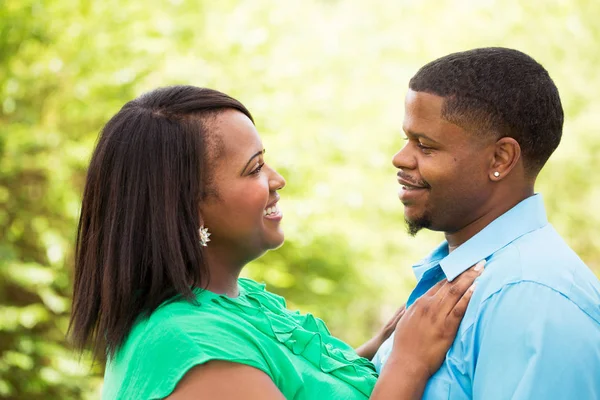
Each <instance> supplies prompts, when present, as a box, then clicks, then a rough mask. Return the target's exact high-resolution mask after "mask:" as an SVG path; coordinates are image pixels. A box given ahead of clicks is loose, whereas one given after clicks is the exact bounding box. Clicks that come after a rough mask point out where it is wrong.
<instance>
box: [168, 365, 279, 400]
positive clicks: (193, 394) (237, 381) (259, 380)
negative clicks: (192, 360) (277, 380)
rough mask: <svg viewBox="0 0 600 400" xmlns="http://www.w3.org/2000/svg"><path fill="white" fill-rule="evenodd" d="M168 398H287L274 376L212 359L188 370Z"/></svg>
mask: <svg viewBox="0 0 600 400" xmlns="http://www.w3.org/2000/svg"><path fill="white" fill-rule="evenodd" d="M166 399H168V400H198V399H222V400H234V399H235V400H237V399H247V400H285V397H284V396H283V394H281V392H280V391H279V389H277V386H275V384H274V383H273V381H272V380H271V378H270V377H269V376H268V375H267V374H265V373H264V372H263V371H261V370H259V369H256V368H254V367H250V366H248V365H244V364H236V363H232V362H226V361H210V362H207V363H206V364H202V365H199V366H197V367H194V368H192V369H191V370H189V371H188V373H187V374H185V376H184V377H183V379H182V380H181V381H179V383H178V384H177V387H176V388H175V390H174V391H173V393H172V394H171V395H170V396H169V397H167V398H166Z"/></svg>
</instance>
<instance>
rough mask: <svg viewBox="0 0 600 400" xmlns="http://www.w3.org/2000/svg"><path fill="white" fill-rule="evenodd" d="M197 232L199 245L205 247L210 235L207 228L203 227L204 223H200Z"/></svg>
mask: <svg viewBox="0 0 600 400" xmlns="http://www.w3.org/2000/svg"><path fill="white" fill-rule="evenodd" d="M198 233H200V245H202V246H204V247H206V246H207V243H208V242H210V239H209V238H208V237H209V236H210V232H209V231H208V228H205V227H204V225H202V226H201V227H200V229H198Z"/></svg>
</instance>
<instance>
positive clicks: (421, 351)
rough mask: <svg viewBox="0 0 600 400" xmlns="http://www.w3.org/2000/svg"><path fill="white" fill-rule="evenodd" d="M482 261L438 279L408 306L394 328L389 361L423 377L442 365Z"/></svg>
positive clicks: (467, 302)
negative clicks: (449, 278) (454, 275)
mask: <svg viewBox="0 0 600 400" xmlns="http://www.w3.org/2000/svg"><path fill="white" fill-rule="evenodd" d="M484 265H485V260H484V261H480V262H479V263H477V264H476V265H475V266H474V267H472V268H470V269H469V270H467V271H465V272H464V273H462V274H461V275H460V276H459V277H458V278H456V279H455V280H454V281H452V282H448V281H447V280H446V279H444V280H442V281H440V282H438V283H437V284H436V285H435V286H434V287H432V288H431V289H429V291H428V292H427V293H425V294H424V295H423V296H421V297H420V298H419V299H418V300H417V301H415V303H414V304H413V305H412V306H411V307H409V309H408V310H407V311H406V313H405V314H404V317H403V318H402V320H401V321H400V322H399V323H398V325H397V327H396V332H395V337H394V347H393V350H392V354H391V355H390V359H392V360H391V361H398V360H400V359H401V360H402V363H403V364H410V365H412V366H413V368H414V369H416V370H417V371H416V372H417V373H423V374H425V375H427V377H429V376H431V375H433V374H434V373H435V372H436V371H437V370H438V369H439V368H440V366H441V365H442V363H443V362H444V359H445V357H446V352H447V351H448V349H449V348H450V346H451V345H452V343H453V342H454V337H455V336H456V332H457V331H458V326H459V325H460V323H461V321H462V318H463V316H464V315H465V312H466V311H467V306H468V305H469V300H471V295H472V294H473V291H474V289H475V285H474V281H475V279H476V278H477V277H478V276H479V275H481V273H482V272H483V267H484Z"/></svg>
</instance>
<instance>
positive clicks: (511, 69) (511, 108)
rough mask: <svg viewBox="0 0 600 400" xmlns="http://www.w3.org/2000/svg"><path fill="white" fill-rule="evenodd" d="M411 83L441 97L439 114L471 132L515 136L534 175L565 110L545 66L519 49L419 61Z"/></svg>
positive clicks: (557, 139) (478, 51) (552, 144)
mask: <svg viewBox="0 0 600 400" xmlns="http://www.w3.org/2000/svg"><path fill="white" fill-rule="evenodd" d="M409 87H410V89H411V90H414V91H416V92H426V93H430V94H433V95H437V96H440V97H444V98H445V101H444V105H443V109H442V117H443V118H444V119H445V120H447V121H449V122H452V123H454V124H456V125H459V126H461V127H463V128H465V129H467V130H469V131H474V132H476V133H481V134H486V133H487V134H492V135H494V136H496V137H498V138H500V137H511V138H514V139H515V140H516V141H517V142H518V143H519V145H520V146H521V152H522V154H523V163H524V165H525V168H526V170H527V172H528V174H530V175H532V176H535V175H537V173H538V172H539V171H540V170H541V169H542V167H543V166H544V164H545V163H546V161H548V158H550V155H551V154H552V153H553V152H554V150H555V149H556V148H557V147H558V144H559V143H560V138H561V136H562V126H563V119H564V115H563V109H562V105H561V102H560V96H559V94H558V89H557V88H556V85H555V84H554V82H553V81H552V79H551V78H550V75H549V74H548V71H546V70H545V69H544V67H543V66H542V65H541V64H539V63H538V62H537V61H535V60H534V59H533V58H531V57H530V56H528V55H527V54H524V53H522V52H520V51H517V50H512V49H506V48H501V47H490V48H481V49H474V50H469V51H464V52H460V53H453V54H450V55H447V56H445V57H442V58H438V59H437V60H435V61H432V62H430V63H429V64H427V65H425V66H423V67H422V68H421V69H420V70H419V71H418V72H417V73H416V75H415V76H414V77H413V78H412V79H411V80H410V83H409Z"/></svg>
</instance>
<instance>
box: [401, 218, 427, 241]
mask: <svg viewBox="0 0 600 400" xmlns="http://www.w3.org/2000/svg"><path fill="white" fill-rule="evenodd" d="M404 220H405V221H406V226H407V230H408V234H409V235H411V236H415V235H416V234H417V233H418V232H419V231H420V230H421V229H428V228H429V227H431V220H430V219H429V217H428V216H427V215H423V216H420V217H416V218H411V217H408V216H405V217H404Z"/></svg>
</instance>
